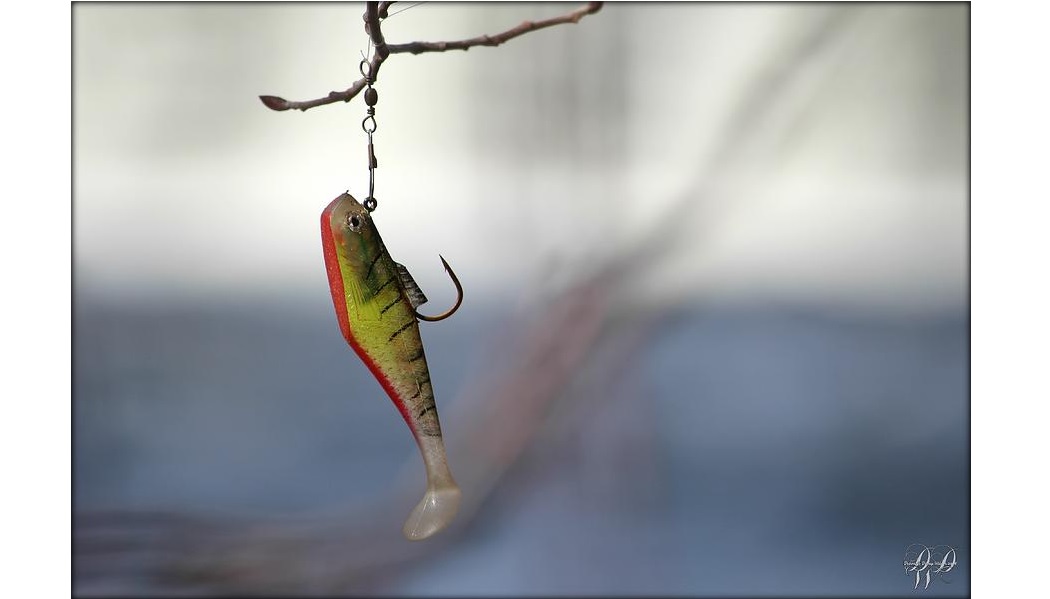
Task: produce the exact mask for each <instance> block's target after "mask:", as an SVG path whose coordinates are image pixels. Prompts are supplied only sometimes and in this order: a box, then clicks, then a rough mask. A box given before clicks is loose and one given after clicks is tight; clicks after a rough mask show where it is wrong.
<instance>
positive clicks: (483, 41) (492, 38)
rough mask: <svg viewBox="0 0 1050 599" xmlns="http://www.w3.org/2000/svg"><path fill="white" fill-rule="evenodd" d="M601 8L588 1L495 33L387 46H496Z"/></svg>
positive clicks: (417, 49) (394, 50) (414, 50)
mask: <svg viewBox="0 0 1050 599" xmlns="http://www.w3.org/2000/svg"><path fill="white" fill-rule="evenodd" d="M601 8H602V3H601V2H589V3H588V4H587V5H586V6H584V7H582V8H579V9H577V10H574V11H572V12H571V13H569V14H566V15H562V16H560V17H554V18H552V19H546V20H543V21H525V22H523V23H522V24H521V25H518V26H517V27H515V28H513V29H508V30H507V31H504V32H503V33H497V34H496V35H480V36H478V37H474V38H471V39H468V40H459V41H455V42H409V43H407V44H390V45H389V46H387V49H389V51H390V53H391V54H405V53H408V54H423V53H424V52H445V51H447V50H469V49H471V48H473V47H475V46H498V45H500V44H502V43H504V42H506V41H509V40H512V39H514V38H516V37H518V36H520V35H525V34H526V33H529V32H530V31H538V30H540V29H545V28H547V27H553V26H554V25H564V24H567V23H573V24H575V23H579V22H580V19H582V18H583V17H585V16H587V15H592V14H594V13H596V12H598V11H599V10H601Z"/></svg>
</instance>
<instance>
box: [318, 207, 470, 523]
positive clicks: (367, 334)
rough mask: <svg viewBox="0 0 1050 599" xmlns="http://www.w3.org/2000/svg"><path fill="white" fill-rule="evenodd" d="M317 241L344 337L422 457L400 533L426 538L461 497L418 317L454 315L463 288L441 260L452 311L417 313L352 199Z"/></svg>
mask: <svg viewBox="0 0 1050 599" xmlns="http://www.w3.org/2000/svg"><path fill="white" fill-rule="evenodd" d="M321 241H322V243H323V245H324V259H325V266H326V268H327V270H328V284H329V286H330V287H331V290H332V301H333V303H334V304H335V313H336V317H337V318H338V320H339V328H340V329H341V330H342V332H343V337H345V338H346V341H347V343H349V344H350V347H352V348H353V349H354V351H355V352H357V355H358V356H359V357H360V358H361V360H362V361H364V363H365V364H366V365H367V366H368V369H369V370H371V371H372V374H373V375H374V376H375V377H376V379H378V380H379V383H380V384H381V385H382V386H383V389H385V390H386V392H387V394H388V395H390V399H392V400H393V401H394V405H395V406H397V409H398V410H399V411H400V412H401V416H403V417H404V419H405V422H406V423H408V427H409V428H410V429H411V430H412V435H413V436H414V437H415V439H416V444H417V445H419V451H420V453H422V455H423V463H424V464H425V465H426V474H427V488H426V494H425V495H424V496H423V499H422V500H421V501H420V502H419V504H418V505H416V507H415V508H414V509H413V510H412V513H411V514H410V515H409V517H408V520H407V521H405V526H404V529H403V532H404V534H405V537H407V538H408V539H409V540H413V541H418V540H422V539H425V538H427V537H429V536H431V535H433V534H434V533H436V532H438V531H439V530H441V529H442V528H444V527H445V526H446V525H448V524H449V522H451V521H452V519H453V518H454V517H455V515H456V511H457V510H458V509H459V499H460V491H459V487H458V486H456V481H455V480H453V478H452V473H451V471H450V470H449V467H448V460H447V459H446V457H445V444H444V441H443V440H442V438H441V424H440V423H439V422H438V413H437V406H436V405H435V403H434V389H433V386H432V385H431V383H430V372H429V370H428V369H427V359H426V355H425V354H424V352H423V342H422V340H421V339H420V337H419V323H418V322H417V318H418V319H422V320H431V321H433V320H442V319H444V318H447V317H448V316H451V315H452V313H453V312H455V310H456V309H457V308H459V304H460V303H461V302H462V300H463V290H462V287H460V285H459V281H458V280H457V279H456V275H455V274H454V273H453V272H452V269H451V268H449V266H448V263H447V262H445V259H444V258H442V259H441V262H442V264H444V266H445V270H446V271H447V272H448V273H449V276H451V277H452V281H453V283H455V284H456V289H457V291H458V292H459V297H458V299H457V301H456V305H455V306H453V308H452V309H451V310H449V311H448V312H446V313H445V314H443V315H441V316H437V317H430V316H423V315H421V314H419V313H418V312H417V311H416V308H417V307H419V305H420V304H422V303H424V302H426V301H427V299H426V296H424V295H423V292H422V291H420V289H419V286H418V285H416V283H415V281H414V280H412V276H411V275H410V274H409V273H408V270H407V269H406V268H405V267H404V266H402V265H401V264H398V263H397V262H394V261H393V259H391V258H390V254H388V253H387V251H386V246H385V245H383V240H382V238H380V236H379V231H378V230H376V227H375V224H374V223H373V222H372V217H371V214H370V213H369V212H368V210H366V209H365V207H364V206H362V205H361V204H360V203H358V201H357V200H355V199H354V198H353V196H351V195H350V194H349V193H344V194H343V195H341V196H339V197H337V198H336V199H334V200H332V203H331V204H329V205H328V207H327V208H325V210H324V212H323V213H321Z"/></svg>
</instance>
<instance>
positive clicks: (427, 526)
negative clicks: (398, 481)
mask: <svg viewBox="0 0 1050 599" xmlns="http://www.w3.org/2000/svg"><path fill="white" fill-rule="evenodd" d="M419 449H420V451H422V453H423V462H424V463H425V464H426V469H427V490H426V493H425V494H424V495H423V499H421V500H420V501H419V503H418V504H416V507H415V508H413V509H412V512H411V513H410V514H409V515H408V519H407V520H405V526H404V527H403V528H402V529H401V531H402V532H403V533H404V535H405V538H407V539H408V540H410V541H422V540H423V539H426V538H427V537H430V536H431V535H433V534H434V533H436V532H438V531H440V530H441V529H443V528H445V527H446V526H448V524H449V523H450V522H452V520H453V519H454V518H455V517H456V512H457V511H459V501H460V496H461V493H460V490H459V486H457V485H456V481H455V480H453V479H452V473H451V472H450V471H449V468H448V461H447V460H446V458H445V446H444V443H443V442H442V440H441V437H421V438H420V439H419Z"/></svg>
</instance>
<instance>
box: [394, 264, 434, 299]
mask: <svg viewBox="0 0 1050 599" xmlns="http://www.w3.org/2000/svg"><path fill="white" fill-rule="evenodd" d="M394 265H395V266H396V267H397V276H398V278H399V279H401V286H402V287H404V288H405V294H406V295H408V301H409V302H411V304H412V307H413V308H418V307H420V306H422V305H423V304H425V303H427V296H426V295H423V290H422V289H420V288H419V285H417V284H416V280H415V279H413V278H412V274H411V273H409V272H408V269H407V268H405V266H404V265H403V264H401V263H400V262H394Z"/></svg>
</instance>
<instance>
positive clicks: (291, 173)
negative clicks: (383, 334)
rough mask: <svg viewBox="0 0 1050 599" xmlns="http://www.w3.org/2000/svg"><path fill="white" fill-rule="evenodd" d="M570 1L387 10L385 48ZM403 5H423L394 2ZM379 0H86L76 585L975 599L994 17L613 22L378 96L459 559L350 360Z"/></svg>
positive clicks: (441, 69)
mask: <svg viewBox="0 0 1050 599" xmlns="http://www.w3.org/2000/svg"><path fill="white" fill-rule="evenodd" d="M578 6H579V5H574V4H552V3H545V4H518V3H509V4H484V3H480V4H439V3H424V4H422V5H420V6H415V7H412V5H411V4H408V3H406V4H403V5H402V4H400V3H399V4H395V5H394V6H393V8H392V9H391V11H390V12H391V13H392V16H390V17H389V18H388V19H387V20H386V21H385V22H384V25H383V30H384V34H385V36H386V39H387V41H388V42H391V43H396V42H406V41H439V40H454V39H461V38H468V37H474V36H476V35H480V34H482V33H489V34H493V33H496V32H499V31H503V30H505V29H509V28H510V27H513V26H514V25H517V24H518V23H520V22H521V21H523V20H538V19H542V18H547V17H552V16H556V15H559V14H562V13H565V12H568V11H570V10H573V9H575V8H577V7H578ZM406 7H411V8H410V9H409V10H405V11H404V12H403V13H400V12H398V11H399V10H401V9H403V8H406ZM363 12H364V5H363V4H329V3H304V4H286V3H273V4H194V3H191V4H149V5H147V4H110V3H99V4H93V3H87V4H85V3H77V4H75V5H74V6H73V34H74V37H73V46H74V56H73V60H74V62H73V64H74V98H73V119H74V132H73V133H74V201H73V210H74V213H73V219H74V293H75V296H74V335H73V343H74V373H73V389H74V392H73V395H74V398H73V416H74V456H73V458H74V501H75V517H74V531H73V532H74V558H75V561H74V589H75V590H76V591H77V592H78V593H80V594H112V593H131V594H140V595H141V594H149V593H160V594H171V593H185V594H203V595H209V594H226V595H228V594H265V593H274V592H276V593H295V594H322V595H324V594H335V595H340V594H387V595H391V594H392V595H458V594H483V595H505V594H506V595H546V594H588V595H596V594H654V595H656V594H685V595H694V596H695V595H752V596H755V595H817V594H819V595H838V596H848V595H861V594H863V595H907V594H912V593H914V592H915V591H913V588H912V587H913V584H914V575H909V574H907V573H905V572H904V568H903V567H902V560H903V557H904V552H905V548H906V547H907V546H908V545H909V544H911V543H924V544H927V545H930V546H933V545H939V544H947V545H951V546H953V547H955V548H956V550H957V552H958V556H959V565H958V567H957V568H956V569H955V571H953V572H952V574H951V576H950V577H949V578H948V579H947V580H949V581H950V582H946V581H939V580H936V579H935V580H933V581H932V582H931V584H930V588H929V589H928V591H926V593H928V594H937V595H941V594H950V595H966V594H968V592H969V584H968V580H969V575H968V572H969V570H968V565H969V564H968V546H967V544H968V540H969V435H968V431H969V419H968V414H969V389H968V386H969V365H968V360H969V312H968V305H967V299H968V282H967V267H968V238H967V234H968V223H967V218H968V196H967V193H968V172H967V168H968V166H967V165H968V135H969V130H968V127H969V117H968V113H969V106H968V96H969V80H968V72H969V38H968V29H969V22H968V20H969V7H968V5H966V4H963V3H937V4H867V3H860V4H823V3H821V4H808V3H807V4H766V3H762V4H752V3H741V4H719V3H715V4H706V3H705V4H689V3H681V4H679V3H675V4H647V5H642V4H629V3H624V4H618V3H617V4H606V5H605V6H604V7H603V8H602V10H601V11H600V12H598V13H597V14H594V15H591V16H587V17H585V18H583V19H582V20H581V21H580V22H579V23H578V24H576V25H562V26H558V27H554V28H550V29H545V30H542V31H537V32H533V33H529V34H527V35H525V36H523V37H521V38H518V39H515V40H512V41H510V42H508V43H506V44H505V45H503V46H500V47H498V48H476V49H473V50H470V51H469V52H446V53H435V54H424V55H419V56H412V55H395V56H392V57H391V58H390V59H389V60H387V62H386V63H385V64H384V65H383V68H382V70H381V72H380V76H379V80H378V83H377V84H376V89H377V91H378V92H379V103H378V105H377V111H376V120H377V122H378V130H377V132H376V134H375V145H376V154H377V158H378V163H379V168H378V169H377V171H376V197H377V198H378V200H379V208H378V210H377V212H376V213H375V219H376V223H377V226H378V227H379V229H380V231H381V232H382V234H383V236H384V239H385V241H386V245H387V247H388V248H389V249H390V252H391V254H392V256H393V257H394V259H395V260H397V261H399V262H402V263H403V264H405V265H406V266H408V268H409V269H410V270H411V271H412V272H413V274H414V276H415V278H416V280H417V281H418V282H419V283H420V286H421V287H422V288H423V289H424V290H425V292H426V294H427V295H428V296H429V297H430V301H431V312H435V311H438V310H441V309H443V307H444V306H446V305H448V304H450V303H451V302H452V301H453V297H454V291H453V289H452V286H451V284H450V283H449V282H448V280H447V278H446V276H445V274H444V273H443V271H442V269H441V265H440V262H439V261H438V258H437V254H438V253H439V252H440V253H441V254H442V255H444V256H445V257H446V258H447V259H448V260H449V262H450V263H451V265H452V266H453V268H454V269H455V270H456V272H457V274H458V275H459V277H460V279H461V280H462V282H463V284H464V287H465V291H466V300H465V303H464V305H463V307H462V308H461V309H460V311H459V312H458V313H457V314H456V316H455V317H454V318H452V319H450V320H447V321H444V322H442V323H440V324H427V323H423V324H422V325H421V330H422V334H423V339H424V343H425V345H426V348H427V356H428V361H429V364H430V370H431V375H432V378H433V381H434V386H435V390H436V394H437V402H438V406H439V409H440V411H441V416H442V424H443V429H444V431H445V437H446V443H447V444H448V447H449V453H450V462H451V466H452V469H453V472H454V474H455V475H456V477H457V480H459V482H460V484H461V486H462V487H463V492H464V496H465V505H464V508H463V511H462V512H461V514H460V515H459V517H458V518H457V521H456V524H455V526H454V527H453V528H452V529H450V530H449V531H447V532H446V533H443V534H442V535H440V536H438V537H435V538H434V539H432V540H430V541H427V542H424V543H417V544H412V543H409V542H408V541H405V540H403V539H402V538H401V536H400V535H401V532H400V531H401V524H402V522H403V520H404V518H405V516H406V515H407V513H408V510H409V509H410V508H411V506H412V505H414V503H415V501H417V500H418V498H419V496H420V495H421V493H422V490H423V470H422V465H421V463H420V459H419V456H418V452H417V450H416V448H415V445H414V442H413V441H412V438H411V436H410V434H409V432H408V430H407V428H406V427H405V425H404V422H403V421H402V420H401V419H400V417H399V415H398V414H397V411H396V410H395V409H394V408H393V406H392V405H391V404H390V401H389V399H387V398H386V396H385V394H384V393H383V392H382V390H381V388H380V387H379V385H378V384H377V383H376V382H375V380H374V379H373V378H372V377H371V375H370V374H369V373H368V371H367V369H366V368H365V367H364V366H363V365H362V364H361V362H360V361H359V360H358V359H357V358H356V356H355V355H354V354H353V352H352V351H351V350H350V349H349V348H348V347H347V346H346V343H345V342H344V341H343V339H342V337H341V336H340V334H339V331H338V327H337V324H336V321H335V316H334V313H333V308H332V305H331V299H330V295H329V293H328V290H327V279H326V276H325V271H324V266H323V259H322V255H321V248H320V235H319V224H318V217H319V215H320V212H321V210H322V209H323V208H324V206H325V205H327V203H328V202H329V201H331V200H332V199H333V198H334V197H336V196H337V195H339V194H340V193H342V192H343V191H344V190H347V189H349V190H350V192H351V193H352V194H354V195H355V196H356V197H358V198H363V197H364V196H365V195H367V184H368V172H367V165H366V138H365V135H364V133H363V132H362V131H361V129H360V122H361V119H362V118H363V117H364V114H365V107H364V103H363V101H362V100H361V98H356V99H354V100H353V101H351V102H350V103H349V104H343V103H339V104H333V105H329V106H323V107H319V108H315V109H312V110H309V111H307V112H305V113H300V112H291V111H290V112H283V113H277V112H272V111H270V110H268V109H266V108H265V107H264V106H263V105H262V104H261V103H260V102H259V100H258V96H259V95H261V94H272V95H278V96H282V97H284V98H287V99H289V100H306V99H312V98H317V97H322V96H324V95H326V94H327V93H328V92H329V91H331V90H341V89H345V88H347V87H349V86H350V84H351V83H353V82H354V81H355V80H356V79H357V78H358V77H359V73H358V62H359V61H360V60H361V57H362V53H363V52H365V51H366V50H367V38H366V35H365V33H364V31H363V27H362V20H361V15H362V14H363Z"/></svg>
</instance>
